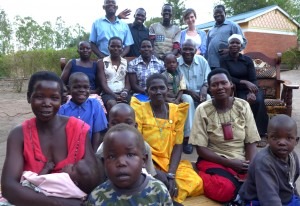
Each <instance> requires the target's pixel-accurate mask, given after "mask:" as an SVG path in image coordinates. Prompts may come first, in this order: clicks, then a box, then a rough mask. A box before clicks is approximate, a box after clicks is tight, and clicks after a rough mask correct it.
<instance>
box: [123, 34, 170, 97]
mask: <svg viewBox="0 0 300 206" xmlns="http://www.w3.org/2000/svg"><path fill="white" fill-rule="evenodd" d="M140 53H141V55H140V56H139V57H137V58H135V59H134V60H132V61H130V62H129V64H128V75H129V81H130V85H131V88H132V91H133V93H134V96H135V97H136V98H138V99H139V100H140V101H144V102H145V101H149V99H148V96H147V95H146V94H145V93H146V91H145V90H146V80H147V78H148V77H149V76H150V75H152V74H155V73H163V72H164V71H165V67H164V63H163V61H161V60H159V59H157V58H156V57H155V55H153V47H152V43H151V41H150V40H149V39H143V40H142V41H141V45H140Z"/></svg>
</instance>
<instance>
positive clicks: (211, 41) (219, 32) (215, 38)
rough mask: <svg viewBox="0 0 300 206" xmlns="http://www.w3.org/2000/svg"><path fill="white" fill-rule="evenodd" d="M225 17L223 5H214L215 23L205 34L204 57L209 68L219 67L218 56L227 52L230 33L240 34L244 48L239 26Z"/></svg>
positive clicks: (244, 45) (244, 39) (243, 47)
mask: <svg viewBox="0 0 300 206" xmlns="http://www.w3.org/2000/svg"><path fill="white" fill-rule="evenodd" d="M225 17H226V12H225V7H224V6H223V5H217V6H215V8H214V19H215V21H216V23H215V25H214V26H213V28H212V29H210V30H209V32H208V34H207V42H206V46H207V50H206V51H207V52H206V53H205V58H206V59H207V61H208V64H209V66H210V68H211V69H214V68H218V67H220V56H223V55H225V54H227V53H228V38H229V37H230V36H231V35H232V34H240V35H242V37H243V41H244V44H243V45H242V49H245V47H246V45H247V40H246V38H245V36H244V34H243V32H242V29H241V27H240V26H239V25H238V24H236V23H234V22H232V21H229V20H226V19H225Z"/></svg>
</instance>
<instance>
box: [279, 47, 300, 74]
mask: <svg viewBox="0 0 300 206" xmlns="http://www.w3.org/2000/svg"><path fill="white" fill-rule="evenodd" d="M282 63H283V64H286V65H287V67H288V69H297V68H299V66H300V51H299V50H298V49H290V50H288V51H286V52H284V53H283V54H282Z"/></svg>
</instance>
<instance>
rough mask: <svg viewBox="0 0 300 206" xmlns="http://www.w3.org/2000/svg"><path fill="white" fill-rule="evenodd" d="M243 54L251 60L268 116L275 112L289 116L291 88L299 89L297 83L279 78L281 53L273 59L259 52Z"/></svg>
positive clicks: (291, 99) (290, 113)
mask: <svg viewBox="0 0 300 206" xmlns="http://www.w3.org/2000/svg"><path fill="white" fill-rule="evenodd" d="M245 55H246V56H249V57H250V58H252V60H253V63H254V67H255V69H256V77H257V81H258V86H259V88H261V89H262V90H263V92H264V96H265V105H266V107H267V112H268V114H269V116H273V115H276V114H286V115H288V116H291V115H292V105H293V90H294V89H299V85H292V84H291V83H290V82H289V81H288V80H281V79H280V63H281V53H277V58H275V59H272V58H270V57H267V56H266V55H264V54H263V53H260V52H249V53H246V54H245Z"/></svg>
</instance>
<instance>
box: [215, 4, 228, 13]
mask: <svg viewBox="0 0 300 206" xmlns="http://www.w3.org/2000/svg"><path fill="white" fill-rule="evenodd" d="M216 9H222V10H223V11H224V13H225V14H226V11H225V6H224V5H222V4H219V5H217V6H215V7H214V10H216Z"/></svg>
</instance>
